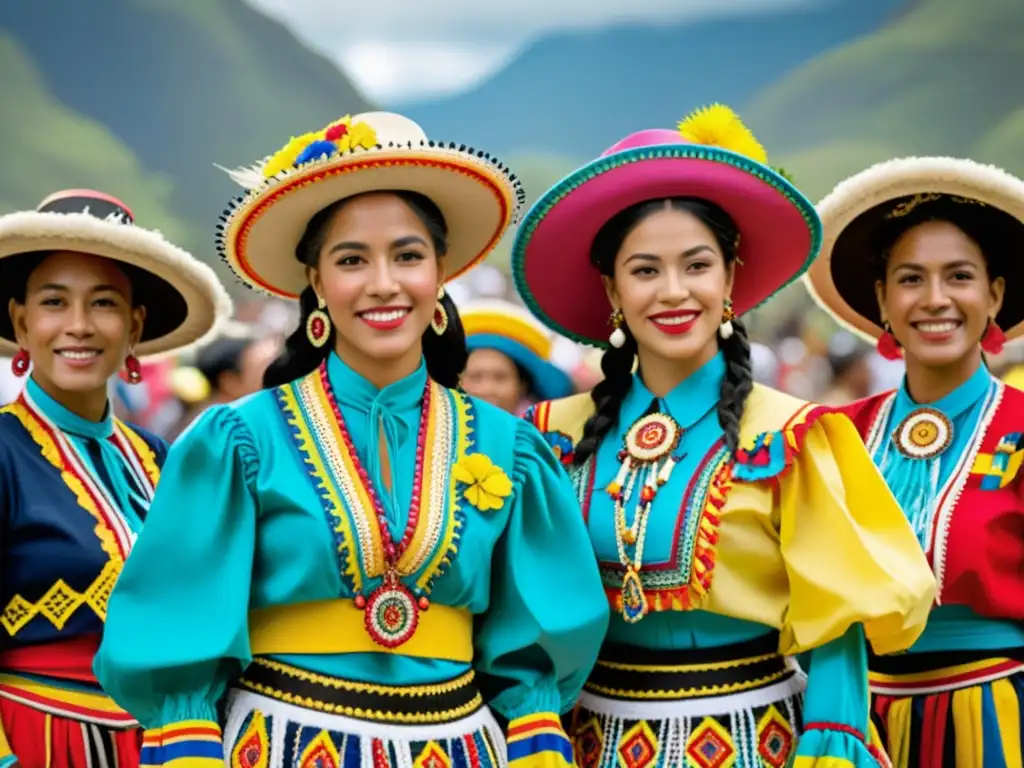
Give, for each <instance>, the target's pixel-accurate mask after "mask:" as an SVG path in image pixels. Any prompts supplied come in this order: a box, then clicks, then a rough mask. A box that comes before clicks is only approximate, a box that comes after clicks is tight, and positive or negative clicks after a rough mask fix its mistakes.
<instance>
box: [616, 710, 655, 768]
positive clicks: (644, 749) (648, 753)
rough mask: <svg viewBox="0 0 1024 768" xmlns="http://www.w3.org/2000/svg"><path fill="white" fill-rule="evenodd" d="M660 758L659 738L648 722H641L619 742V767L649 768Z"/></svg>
mask: <svg viewBox="0 0 1024 768" xmlns="http://www.w3.org/2000/svg"><path fill="white" fill-rule="evenodd" d="M657 758H658V737H657V736H655V735H654V731H652V730H651V726H649V725H648V724H647V721H645V720H641V721H640V722H639V723H637V724H636V725H634V726H633V727H632V728H630V729H629V730H628V731H626V733H625V734H623V736H622V738H621V739H620V740H619V765H620V766H622V768H647V766H649V765H653V764H654V763H655V761H656V760H657Z"/></svg>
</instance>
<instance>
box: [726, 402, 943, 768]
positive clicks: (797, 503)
mask: <svg viewBox="0 0 1024 768" xmlns="http://www.w3.org/2000/svg"><path fill="white" fill-rule="evenodd" d="M757 450H760V452H761V455H762V456H764V457H765V460H764V461H762V462H761V463H760V465H759V464H758V462H757V461H756V460H754V458H755V456H756V454H757ZM752 454H753V455H748V456H746V457H745V458H746V459H747V463H748V469H742V468H738V469H739V470H740V471H739V472H738V473H737V474H738V475H740V476H742V475H743V474H744V472H747V473H748V474H759V473H764V472H766V471H767V467H768V466H769V465H773V464H775V463H777V462H778V461H782V462H783V463H784V464H785V466H784V468H783V469H782V471H781V473H780V474H779V475H778V476H777V477H776V478H775V479H774V480H775V482H777V483H778V494H777V499H778V500H777V503H778V525H779V539H780V546H781V550H782V556H783V560H784V561H785V567H786V575H787V577H788V582H789V592H790V603H789V611H788V614H787V616H786V619H785V621H784V623H783V627H782V631H781V636H780V652H781V653H783V654H785V655H796V654H800V653H803V652H805V651H812V653H811V654H810V668H811V672H810V677H809V680H808V690H807V703H806V709H805V713H804V720H805V723H806V724H807V730H806V732H805V734H804V735H803V737H802V738H801V739H800V741H799V743H798V745H797V758H796V766H797V768H811V767H812V766H846V765H854V766H869V765H877V764H878V762H879V760H884V754H882V753H880V752H879V751H878V750H876V749H874V748H873V747H871V746H870V745H869V742H868V681H867V659H866V647H865V643H864V639H865V637H866V639H867V641H868V642H870V643H871V645H872V647H873V648H874V650H875V652H876V653H879V654H886V653H894V652H897V651H902V650H905V649H907V648H909V647H910V646H911V645H912V644H913V643H914V641H915V640H917V638H918V637H919V636H920V634H921V632H923V631H924V626H925V623H926V622H927V620H928V613H929V611H930V609H931V606H932V602H933V600H934V598H935V579H934V577H933V575H932V572H931V568H930V567H929V566H928V561H927V559H926V558H925V556H924V553H923V552H922V551H921V547H920V545H919V544H918V542H917V539H916V537H915V536H914V533H913V531H912V530H911V528H910V525H909V524H908V523H907V520H906V518H905V516H904V515H903V511H902V510H901V509H900V508H899V506H898V505H897V503H896V501H895V499H894V498H893V496H892V494H891V493H890V492H889V489H888V487H887V486H886V484H885V481H884V480H883V479H882V476H881V475H880V474H879V472H878V470H877V469H876V468H875V465H874V464H873V463H872V461H871V458H870V456H869V455H868V453H867V450H866V449H865V448H864V444H863V442H862V441H861V439H860V436H859V435H858V433H857V431H856V429H855V428H854V426H853V424H852V423H851V422H850V420H849V419H848V418H847V417H846V416H844V415H841V414H836V413H829V412H816V413H812V414H810V415H809V416H808V418H807V420H806V421H805V422H804V423H803V424H801V426H800V427H799V428H797V429H795V430H789V431H787V432H786V433H785V434H780V435H778V436H775V437H774V439H771V440H762V441H760V446H759V447H758V446H755V450H754V451H752Z"/></svg>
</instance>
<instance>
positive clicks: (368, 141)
mask: <svg viewBox="0 0 1024 768" xmlns="http://www.w3.org/2000/svg"><path fill="white" fill-rule="evenodd" d="M346 142H347V145H346ZM376 146H377V132H376V131H375V130H373V128H372V127H370V124H369V123H353V124H352V125H350V126H349V127H348V133H347V134H345V136H344V137H343V138H342V140H341V141H340V142H338V150H339V151H341V152H347V151H348V150H350V149H355V148H356V147H362V148H363V149H373V148H374V147H376Z"/></svg>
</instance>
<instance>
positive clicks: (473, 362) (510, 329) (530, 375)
mask: <svg viewBox="0 0 1024 768" xmlns="http://www.w3.org/2000/svg"><path fill="white" fill-rule="evenodd" d="M459 314H460V316H461V317H462V325H463V327H464V328H465V329H466V346H467V347H468V348H469V360H468V361H467V362H466V370H465V372H464V373H463V374H462V387H463V389H465V390H466V392H468V393H469V394H471V395H474V396H476V397H479V398H480V399H481V400H486V401H487V402H489V403H492V404H493V405H496V406H498V407H499V408H501V409H503V410H506V411H508V412H509V413H517V414H518V413H521V411H522V409H523V408H524V407H525V406H524V403H525V404H527V405H528V404H530V403H535V402H537V401H538V400H553V399H557V398H560V397H567V396H568V395H571V394H572V392H573V385H572V379H571V378H570V377H569V374H567V373H566V372H565V371H563V370H562V369H561V368H559V367H558V366H557V365H556V364H555V363H554V362H552V360H551V347H552V338H551V334H550V332H549V331H548V329H547V328H545V327H544V326H543V325H541V324H540V323H538V322H537V321H536V320H535V319H534V317H533V315H531V314H530V313H529V312H527V311H526V310H524V309H522V308H521V307H518V306H516V305H515V304H512V303H511V302H508V301H502V300H499V299H480V300H477V301H475V302H472V303H471V304H469V305H467V306H466V307H464V308H463V310H462V311H461V312H460V313H459Z"/></svg>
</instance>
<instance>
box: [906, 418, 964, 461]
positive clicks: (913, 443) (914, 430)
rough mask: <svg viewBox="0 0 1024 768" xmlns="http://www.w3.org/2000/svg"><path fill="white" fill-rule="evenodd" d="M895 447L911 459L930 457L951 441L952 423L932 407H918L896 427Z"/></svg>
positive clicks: (936, 454) (934, 455)
mask: <svg viewBox="0 0 1024 768" xmlns="http://www.w3.org/2000/svg"><path fill="white" fill-rule="evenodd" d="M895 437H896V440H895V442H896V447H897V448H898V449H899V451H900V453H902V454H903V455H904V456H907V457H909V458H911V459H932V458H934V457H936V456H938V455H939V454H940V453H942V452H943V451H944V450H946V449H947V448H948V447H949V445H950V443H952V442H953V424H952V422H950V420H949V419H947V418H946V415H945V414H944V413H942V412H941V411H937V410H935V409H934V408H919V409H918V410H916V411H914V412H913V413H911V414H909V415H908V416H907V417H906V418H905V419H903V421H901V422H900V425H899V426H898V427H896V435H895Z"/></svg>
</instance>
